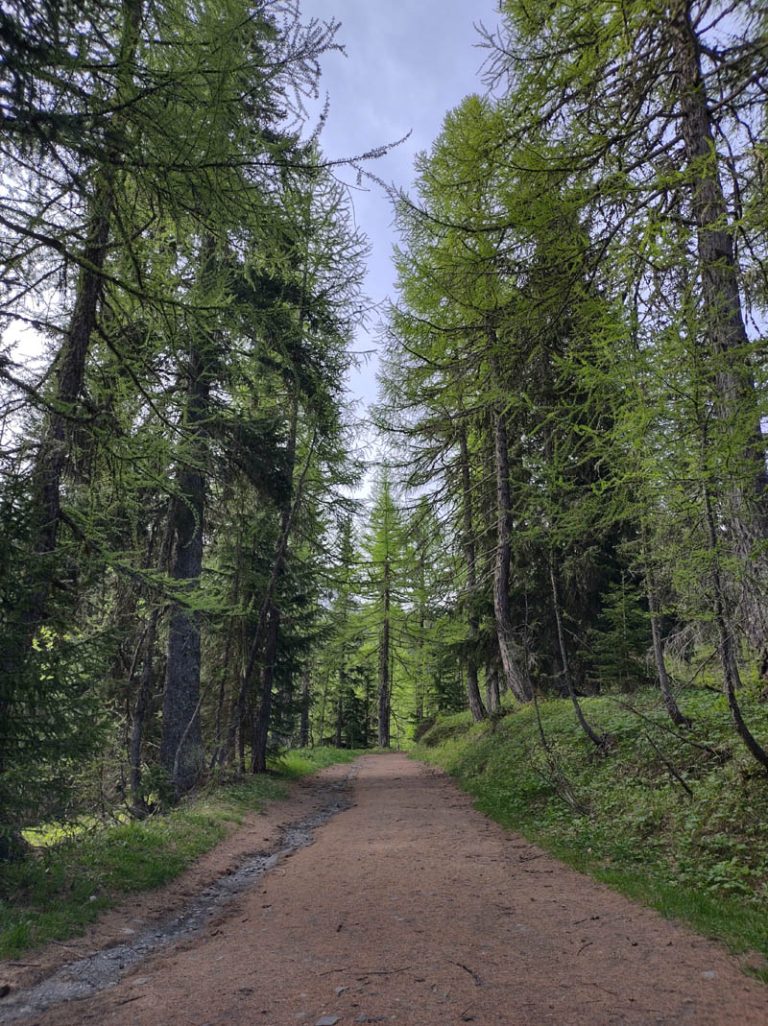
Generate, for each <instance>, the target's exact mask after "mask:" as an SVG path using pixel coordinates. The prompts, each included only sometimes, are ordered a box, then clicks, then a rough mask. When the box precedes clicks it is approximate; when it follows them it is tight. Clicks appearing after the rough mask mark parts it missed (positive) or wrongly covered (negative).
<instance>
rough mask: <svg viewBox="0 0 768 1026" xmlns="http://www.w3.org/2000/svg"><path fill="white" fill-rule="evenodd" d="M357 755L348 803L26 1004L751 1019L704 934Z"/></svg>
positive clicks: (166, 1011) (238, 1013) (133, 1015)
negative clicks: (234, 891)
mask: <svg viewBox="0 0 768 1026" xmlns="http://www.w3.org/2000/svg"><path fill="white" fill-rule="evenodd" d="M358 765H359V773H358V774H357V777H356V780H355V782H354V791H353V794H352V800H353V802H354V803H355V804H354V805H353V806H352V807H351V808H349V809H347V810H346V811H342V812H340V813H339V814H338V815H336V816H334V817H333V818H332V819H330V820H329V821H328V822H327V823H326V824H325V825H323V826H321V827H319V829H318V830H317V831H316V833H315V840H314V843H312V844H311V845H309V846H308V847H304V848H301V849H300V850H297V851H296V853H295V854H293V855H292V856H290V857H286V858H283V859H282V860H280V861H279V862H278V863H277V865H276V866H275V868H273V869H271V871H270V872H269V873H268V874H267V875H266V876H264V877H262V878H261V879H260V880H259V881H258V883H257V884H256V885H255V886H254V887H253V888H252V889H251V890H249V891H246V892H244V893H242V894H241V895H239V896H238V897H237V898H235V899H234V903H233V904H232V905H230V906H229V908H228V909H227V911H226V912H224V913H223V914H222V915H221V916H220V918H219V919H218V920H216V921H214V922H210V923H207V924H206V925H205V927H204V929H203V931H202V932H201V933H198V934H197V935H195V936H194V937H192V938H190V939H188V940H186V941H184V942H182V944H181V945H177V946H175V947H173V948H172V949H170V950H168V951H165V952H163V953H160V954H156V955H154V956H153V957H151V958H150V959H149V960H147V961H146V962H144V963H143V964H141V965H140V966H138V967H134V969H133V970H132V973H131V974H130V975H128V976H127V977H126V978H125V979H124V980H123V981H122V982H121V983H119V984H118V985H117V986H114V987H112V988H111V989H109V990H105V991H103V992H102V993H101V994H98V995H96V996H95V997H92V998H88V999H87V1000H84V1001H76V1002H71V1003H68V1004H63V1005H60V1006H58V1007H56V1008H53V1009H51V1010H50V1011H48V1012H47V1013H45V1014H44V1015H40V1016H37V1017H34V1018H32V1019H27V1020H26V1021H27V1022H37V1023H40V1024H41V1026H74V1024H78V1026H79V1024H81V1023H90V1022H94V1023H99V1024H104V1026H190V1024H191V1026H214V1024H216V1026H218V1024H222V1026H224V1024H226V1026H261V1024H263V1026H295V1024H301V1023H304V1024H309V1026H336V1024H338V1026H351V1024H355V1023H395V1024H400V1026H453V1024H457V1026H459V1024H462V1023H476V1024H478V1026H490V1024H494V1023H504V1024H506V1026H547V1024H553V1026H554V1024H557V1026H609V1024H611V1026H613V1024H616V1026H619V1024H621V1026H624V1024H627V1026H630V1024H631V1026H641V1024H642V1026H653V1024H669V1026H672V1024H691V1026H768V988H766V987H764V986H763V985H762V984H760V983H758V982H756V981H754V980H752V979H749V978H748V977H746V976H745V975H743V974H742V972H741V971H740V968H739V965H738V963H737V961H736V960H735V959H733V958H731V957H730V956H728V955H727V954H726V953H725V952H724V951H723V950H722V949H721V948H720V947H718V946H717V945H715V944H713V943H711V942H710V941H707V940H705V939H703V938H701V937H698V936H696V935H695V934H693V933H691V932H690V931H688V930H686V929H684V928H682V927H680V926H677V925H675V924H673V923H669V922H666V921H665V920H663V919H662V918H660V917H659V916H658V915H656V914H655V913H654V912H651V911H648V910H646V909H643V908H640V907H638V906H636V905H634V904H632V903H631V902H630V901H628V900H627V899H625V898H622V897H621V896H619V895H617V894H615V893H613V892H612V891H610V890H608V889H607V888H605V887H603V886H601V885H599V884H596V883H594V882H592V881H591V880H589V879H587V878H585V877H584V876H581V875H580V874H578V873H576V872H574V871H572V870H570V869H568V868H567V867H564V866H563V865H562V864H560V863H558V862H556V861H555V860H554V859H552V858H550V857H549V856H548V855H545V854H543V853H542V852H541V851H540V850H539V849H537V848H535V847H534V846H532V845H530V844H528V843H527V842H526V841H524V840H523V839H522V838H520V837H518V836H516V835H514V834H508V833H505V832H504V831H502V830H501V828H500V827H498V826H496V825H495V824H493V823H491V822H490V821H489V820H487V819H486V818H485V817H484V816H482V815H480V814H479V813H478V812H476V811H474V810H473V809H472V807H471V803H470V801H469V799H468V798H467V797H466V796H465V795H463V794H461V793H460V792H459V791H458V790H457V789H456V787H455V786H454V785H453V784H452V783H451V782H450V781H449V780H448V779H447V778H446V777H444V776H443V775H441V774H439V773H438V772H436V771H434V770H432V769H429V768H427V767H424V766H422V765H420V764H418V763H415V762H411V761H410V760H409V759H407V758H405V757H404V756H402V755H396V754H393V755H383V756H379V755H377V756H366V757H364V758H363V759H362V760H361V761H360V763H359V764H358ZM0 1007H1V1006H0Z"/></svg>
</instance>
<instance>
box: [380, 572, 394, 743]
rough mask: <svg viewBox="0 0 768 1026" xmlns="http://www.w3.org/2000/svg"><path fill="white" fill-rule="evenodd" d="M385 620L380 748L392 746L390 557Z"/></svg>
mask: <svg viewBox="0 0 768 1026" xmlns="http://www.w3.org/2000/svg"><path fill="white" fill-rule="evenodd" d="M383 600H384V619H383V622H382V624H381V632H380V634H379V747H380V748H389V746H390V715H391V711H392V710H391V702H392V698H391V694H390V687H391V681H390V676H389V647H390V646H389V627H390V624H389V615H390V604H391V595H390V570H389V557H387V558H386V559H385V561H384V589H383Z"/></svg>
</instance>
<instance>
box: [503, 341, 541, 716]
mask: <svg viewBox="0 0 768 1026" xmlns="http://www.w3.org/2000/svg"><path fill="white" fill-rule="evenodd" d="M494 366H495V370H496V378H497V380H499V372H498V366H497V365H496V364H495V361H494ZM494 456H495V466H496V561H495V565H494V575H493V610H494V614H495V619H496V635H497V637H498V640H499V652H500V654H501V664H502V667H503V669H504V676H505V678H506V681H507V686H508V687H509V689H510V691H511V692H512V694H513V695H514V696H515V698H517V699H518V701H520V702H529V701H530V700H531V696H532V694H533V687H532V685H531V681H530V678H529V676H528V670H527V667H525V666H521V665H520V663H519V662H518V659H517V655H516V652H515V632H514V627H513V625H512V613H511V610H510V604H509V584H510V565H511V559H512V546H511V540H510V511H511V505H512V503H511V495H510V487H509V443H508V440H507V426H506V421H505V418H504V411H503V410H502V409H500V408H497V409H496V410H495V411H494Z"/></svg>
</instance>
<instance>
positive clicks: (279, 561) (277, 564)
mask: <svg viewBox="0 0 768 1026" xmlns="http://www.w3.org/2000/svg"><path fill="white" fill-rule="evenodd" d="M298 423H299V405H298V399H297V398H295V397H294V400H293V406H292V410H291V422H290V435H289V439H288V471H289V474H290V479H291V487H290V489H289V492H288V496H287V498H286V501H285V505H284V506H283V510H282V513H281V514H280V531H279V534H278V541H277V546H276V549H275V555H274V558H273V560H272V570H271V572H270V577H269V581H268V583H267V592H266V595H265V596H264V598H263V600H262V604H261V609H260V610H259V618H258V622H257V624H256V632H255V634H254V637H253V640H252V642H251V648H250V653H249V657H248V664H247V666H246V669H245V673H244V674H243V679H242V681H241V685H240V694H241V700H242V701H245V700H247V696H248V694H249V692H250V689H251V679H252V676H253V672H254V670H255V668H256V664H257V662H258V659H259V655H260V651H261V647H262V636H263V635H264V634H265V633H266V635H267V641H266V647H267V649H268V648H269V640H268V639H269V634H270V631H271V627H272V623H273V622H274V623H275V624H276V627H275V629H276V630H277V629H279V623H280V610H279V609H278V608H277V606H276V604H275V594H276V592H277V587H278V584H279V582H280V579H281V578H282V575H283V571H284V569H285V557H286V554H287V552H288V540H289V538H290V534H291V528H292V526H293V520H294V517H295V515H296V510H297V509H298V506H299V503H300V502H301V499H302V496H303V491H304V482H305V480H306V475H307V473H308V471H309V467H310V464H311V461H312V455H313V452H314V441H315V440H314V438H313V440H312V443H311V445H310V447H309V452H308V453H307V459H306V462H305V464H304V468H303V470H302V473H301V477H300V478H299V481H298V483H294V482H293V476H294V473H295V467H296V439H297V434H298ZM270 611H274V615H272V613H271V612H270ZM265 628H267V629H266V631H265ZM274 643H275V645H277V638H275V642H274ZM267 655H268V653H267ZM265 659H266V655H265ZM272 662H273V663H274V657H273V658H272ZM272 676H273V675H270V676H269V678H268V677H267V675H265V674H264V673H262V675H261V687H260V693H259V701H258V707H257V709H256V718H257V720H258V721H259V723H258V726H257V728H256V729H254V731H253V737H254V739H255V740H256V741H257V742H258V744H259V746H260V747H259V751H254V752H253V758H252V764H253V767H254V772H255V773H262V772H264V771H265V770H266V765H267V740H268V738H269V718H270V716H271V712H272ZM267 682H268V687H269V692H267ZM257 767H258V768H257Z"/></svg>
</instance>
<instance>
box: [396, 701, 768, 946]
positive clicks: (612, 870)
mask: <svg viewBox="0 0 768 1026" xmlns="http://www.w3.org/2000/svg"><path fill="white" fill-rule="evenodd" d="M743 701H744V711H745V715H746V717H747V719H748V722H749V723H750V724H751V726H752V728H753V731H754V732H755V733H756V734H757V736H758V737H760V738H762V740H763V742H764V743H766V742H768V708H767V707H766V705H765V703H762V702H760V701H759V699H758V698H757V696H756V695H755V697H753V698H752V699H751V700H750V698H749V696H747V695H745V696H744V699H743ZM627 702H628V704H629V705H631V706H632V709H631V710H630V709H629V708H627V705H626V704H624V701H623V700H619V699H618V698H610V697H603V698H591V699H587V700H585V701H584V702H583V706H584V710H585V712H586V714H587V716H588V717H589V718H590V720H591V721H592V723H593V724H594V725H595V726H596V727H597V728H598V729H599V730H600V731H606V732H607V733H609V734H610V735H611V736H612V739H613V745H612V747H611V748H610V750H609V751H608V754H607V755H605V756H602V757H601V756H600V755H599V754H598V753H597V752H596V751H595V749H594V747H593V746H592V745H591V744H590V742H589V741H588V740H587V739H586V737H585V736H584V735H583V733H581V731H580V730H579V728H578V726H577V724H576V721H575V717H574V713H573V708H572V706H571V705H570V703H569V702H567V701H563V700H556V701H549V702H544V703H541V705H540V711H541V717H542V725H543V728H544V732H545V736H546V739H547V747H546V748H545V747H544V746H543V745H542V742H541V738H540V735H539V731H538V727H537V724H536V719H535V715H534V713H535V710H534V709H533V708H528V707H526V708H520V707H518V708H513V709H511V710H510V711H509V712H508V714H507V715H505V716H503V717H502V718H501V719H499V720H497V721H495V722H487V723H484V724H479V725H473V724H472V723H471V721H470V719H469V716H468V715H466V714H459V715H456V716H452V717H447V718H445V719H442V720H440V721H438V723H437V724H436V725H435V726H434V727H433V729H432V730H431V731H430V732H429V733H428V734H426V735H425V736H424V738H423V739H422V742H421V743H420V745H418V746H417V748H416V749H415V753H414V754H415V755H416V756H417V757H418V758H420V759H423V760H425V761H428V762H431V763H434V764H435V765H438V766H441V767H442V768H443V769H446V770H447V771H448V772H449V773H451V774H452V775H454V776H455V777H456V778H457V780H458V781H459V782H460V784H461V785H462V787H464V789H465V790H467V791H469V792H470V793H471V794H472V795H474V796H475V798H476V804H477V807H478V808H479V809H481V810H482V811H483V812H485V813H486V814H488V815H489V816H491V817H492V818H493V819H495V820H497V821H498V822H499V823H502V824H503V825H504V826H506V827H509V828H513V829H515V830H518V831H520V832H521V833H523V834H524V835H525V836H526V837H528V838H529V839H531V840H533V841H535V842H536V843H538V844H540V845H541V846H542V847H543V848H546V849H547V850H549V851H550V852H552V853H553V854H555V855H556V856H557V857H558V858H560V859H562V860H563V861H565V862H567V863H569V864H570V865H572V866H574V867H575V868H577V869H579V870H582V871H584V872H587V873H589V874H591V875H592V876H594V877H596V878H597V879H598V880H601V881H604V882H605V883H607V884H610V885H611V886H612V887H615V888H616V889H617V890H620V891H622V892H624V893H625V894H627V895H629V896H630V897H632V898H635V899H637V900H639V901H642V902H644V903H645V904H648V905H650V906H652V907H654V908H656V909H658V910H659V911H660V912H662V913H663V914H664V915H666V916H670V917H674V918H679V919H681V920H684V921H686V922H688V923H690V924H691V925H692V926H694V927H695V928H696V929H698V930H699V931H701V932H703V933H706V934H708V935H710V936H713V937H717V938H719V939H721V940H723V941H725V942H726V943H727V944H728V945H729V946H730V947H731V948H732V949H733V950H736V951H744V950H756V951H759V952H761V953H762V954H763V955H764V956H768V779H767V778H766V775H765V773H764V772H763V771H761V770H760V768H759V767H758V766H757V765H756V764H755V763H754V762H753V761H752V760H751V758H750V757H749V756H748V755H747V753H746V752H745V751H744V750H743V748H742V746H741V743H740V741H739V740H738V738H737V737H736V736H735V735H734V733H733V730H732V728H731V725H730V721H729V718H728V712H727V708H726V706H725V701H724V699H723V698H722V697H721V696H720V695H718V694H717V693H715V692H714V691H710V690H697V691H696V692H689V693H687V694H686V695H685V696H684V697H683V704H684V707H685V711H686V712H687V713H688V715H690V716H691V717H692V718H693V719H694V727H693V729H692V730H690V731H678V730H676V729H675V728H673V727H672V724H671V723H670V722H669V720H667V719H666V718H665V716H664V713H663V711H662V710H661V709H660V707H659V701H658V698H657V695H656V694H655V693H652V692H648V693H643V694H638V695H635V696H633V697H632V698H631V699H629V700H627Z"/></svg>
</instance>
